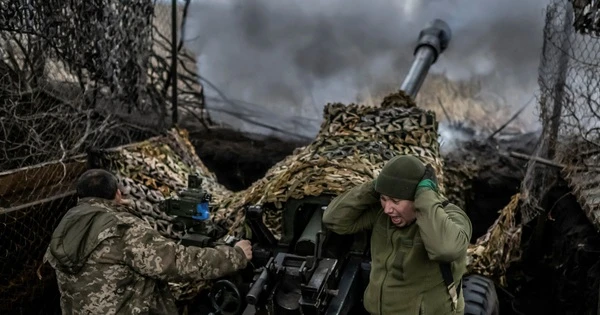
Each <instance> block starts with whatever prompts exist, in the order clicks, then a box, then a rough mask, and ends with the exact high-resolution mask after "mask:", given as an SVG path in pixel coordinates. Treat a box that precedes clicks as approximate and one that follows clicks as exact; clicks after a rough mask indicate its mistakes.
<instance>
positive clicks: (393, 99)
mask: <svg viewBox="0 0 600 315" xmlns="http://www.w3.org/2000/svg"><path fill="white" fill-rule="evenodd" d="M398 154H413V155H416V156H418V157H419V158H421V160H422V161H423V162H424V163H429V164H432V166H433V167H434V168H435V169H436V171H437V172H438V174H439V177H440V189H441V190H442V191H444V190H445V185H444V181H443V165H442V160H441V158H440V155H439V144H438V142H437V122H436V119H435V114H434V113H433V112H430V111H424V110H422V109H420V108H418V107H416V106H415V104H414V101H413V100H412V99H411V98H410V97H409V96H407V95H405V94H404V93H403V92H398V93H396V94H392V95H389V96H387V97H386V98H385V99H384V100H383V102H382V103H381V106H380V107H369V106H361V105H356V104H352V105H348V106H345V105H343V104H339V103H336V104H328V105H327V106H326V107H325V109H324V122H323V124H322V125H321V130H320V132H319V134H318V135H317V137H316V139H315V141H313V142H312V143H311V144H310V145H307V146H305V147H302V148H299V149H298V150H297V151H296V152H295V154H293V155H291V156H289V157H287V158H286V159H284V160H283V161H281V162H279V163H277V164H276V165H275V166H273V167H272V168H271V169H270V170H269V171H268V172H267V174H266V175H265V176H264V177H263V178H262V179H261V180H259V181H257V182H255V183H254V184H253V185H251V186H250V187H249V188H248V189H246V190H244V191H242V192H238V193H234V194H233V196H232V198H231V199H228V200H225V203H223V204H220V205H219V209H218V210H217V212H216V213H215V220H216V221H217V222H220V223H223V224H224V225H227V226H229V229H230V233H232V234H234V235H243V233H244V216H245V211H244V210H245V209H244V207H245V206H248V205H253V204H263V205H268V204H271V205H272V206H273V207H266V209H265V212H266V214H265V217H264V221H265V224H266V225H267V227H268V228H269V229H270V230H271V232H272V233H273V234H274V235H275V237H276V238H280V237H281V231H282V227H281V223H282V217H281V213H280V211H281V209H282V207H283V203H285V202H286V201H287V200H288V199H290V198H294V199H300V198H303V197H305V196H319V195H332V196H334V195H338V194H340V193H342V192H344V191H346V190H347V189H348V188H349V187H350V186H354V185H357V184H360V183H363V182H365V181H368V180H372V179H374V178H375V177H376V176H377V174H378V173H379V171H380V170H381V168H382V167H383V164H384V163H385V162H386V161H387V160H389V159H390V158H391V157H393V156H395V155H398Z"/></svg>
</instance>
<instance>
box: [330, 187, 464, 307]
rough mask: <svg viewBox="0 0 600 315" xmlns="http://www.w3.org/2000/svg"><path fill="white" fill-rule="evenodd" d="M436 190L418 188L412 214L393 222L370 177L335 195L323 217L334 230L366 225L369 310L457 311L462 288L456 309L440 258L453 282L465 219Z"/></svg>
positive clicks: (460, 267) (460, 263) (460, 269)
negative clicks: (405, 221)
mask: <svg viewBox="0 0 600 315" xmlns="http://www.w3.org/2000/svg"><path fill="white" fill-rule="evenodd" d="M445 201H446V200H445V199H443V198H442V197H441V196H440V195H439V194H438V193H437V192H435V191H433V190H430V189H423V188H419V189H418V190H417V192H416V196H415V208H416V211H417V220H416V222H415V223H413V224H411V225H409V226H406V227H403V228H398V227H396V226H394V225H393V224H392V223H391V220H390V218H389V216H387V215H386V214H385V213H383V209H382V207H381V203H380V201H379V194H378V193H377V192H376V191H375V190H374V187H373V182H367V183H364V184H362V185H359V186H357V187H354V188H353V189H351V190H349V191H347V192H345V193H344V194H342V195H340V196H338V197H337V198H335V199H334V200H333V201H332V202H331V204H330V205H329V206H328V208H327V210H326V211H325V213H324V215H323V223H324V224H325V226H326V227H327V228H329V229H330V230H332V231H333V232H335V233H338V234H352V233H356V232H358V231H361V230H365V229H372V234H371V275H370V281H369V285H368V286H367V289H366V291H365V293H364V306H365V308H366V310H367V311H368V312H369V313H371V314H382V315H392V314H393V315H403V314H406V315H409V314H410V315H423V314H435V315H443V314H463V312H464V298H463V296H462V290H461V292H460V295H459V296H458V304H457V307H456V309H453V307H452V299H451V296H450V294H449V293H448V289H447V287H446V285H445V283H444V280H443V278H442V274H441V271H440V266H439V264H440V262H449V263H451V267H452V268H451V269H452V275H453V278H454V281H455V283H457V282H458V281H459V279H461V278H462V276H463V274H464V273H465V272H466V260H467V246H468V244H469V240H470V238H471V230H472V229H471V221H470V220H469V218H468V217H467V215H466V214H465V212H464V211H462V210H461V209H460V208H458V207H457V206H456V205H454V204H451V203H447V205H446V206H445V207H443V205H442V204H443V203H445Z"/></svg>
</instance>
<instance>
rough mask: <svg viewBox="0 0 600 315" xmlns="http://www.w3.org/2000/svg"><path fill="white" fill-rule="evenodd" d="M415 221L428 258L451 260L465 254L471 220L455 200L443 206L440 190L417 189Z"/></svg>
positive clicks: (470, 229) (470, 230) (443, 260)
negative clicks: (454, 202)
mask: <svg viewBox="0 0 600 315" xmlns="http://www.w3.org/2000/svg"><path fill="white" fill-rule="evenodd" d="M415 208H416V210H417V225H418V226H419V231H420V233H421V238H422V239H423V243H424V245H425V249H426V250H427V254H428V255H429V258H430V259H431V260H436V261H442V262H452V261H454V260H456V259H458V258H459V257H461V256H464V255H466V253H467V247H468V246H469V240H470V239H471V233H472V227H471V221H470V220H469V217H468V216H467V215H466V213H465V212H464V211H463V210H461V209H460V208H459V207H458V206H456V205H454V204H448V205H447V206H446V207H445V208H444V207H443V206H442V198H441V197H440V196H439V194H438V193H437V192H435V191H433V190H429V189H419V190H418V191H417V194H416V197H415Z"/></svg>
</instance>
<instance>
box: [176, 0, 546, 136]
mask: <svg viewBox="0 0 600 315" xmlns="http://www.w3.org/2000/svg"><path fill="white" fill-rule="evenodd" d="M547 3H548V0H527V1H522V0H479V1H469V0H371V1H364V0H360V1H358V0H328V1H322V0H304V1H289V0H287V1H286V0H277V1H276V0H271V1H269V0H243V1H242V0H239V1H238V0H236V1H232V0H203V1H193V2H192V4H191V6H190V11H189V14H188V22H187V25H186V29H185V32H186V44H187V46H188V47H189V48H190V49H191V50H192V51H193V52H194V53H196V54H197V56H198V64H199V66H198V68H199V73H200V75H201V76H202V77H203V79H205V80H207V81H203V84H204V87H205V95H206V97H207V107H208V109H209V111H210V113H211V116H212V117H213V119H215V120H217V121H220V122H223V123H226V124H228V125H230V126H232V127H234V128H237V129H240V130H243V131H247V132H255V133H261V134H275V135H278V136H282V137H288V136H290V134H296V135H301V136H304V137H308V138H310V137H313V136H314V135H315V134H316V133H317V131H318V129H319V126H320V123H321V121H322V109H323V105H325V104H326V103H328V102H343V103H350V102H356V101H361V100H364V99H365V98H368V95H370V94H378V93H380V92H382V91H387V92H392V91H393V90H397V89H399V87H400V85H401V83H402V80H403V79H404V75H405V74H406V73H407V71H408V68H409V67H410V64H411V62H412V60H413V59H412V53H413V49H414V45H415V43H416V40H417V37H418V34H419V31H420V30H421V29H422V28H423V27H425V25H426V24H427V23H428V22H430V21H431V20H433V19H435V18H440V19H442V20H444V21H446V22H447V23H448V24H449V26H450V28H451V30H452V40H451V41H450V45H449V47H448V49H447V50H446V51H445V52H444V53H443V54H442V56H441V57H440V58H439V60H438V62H437V63H436V64H434V65H433V66H432V68H431V70H430V72H431V73H443V74H445V75H446V76H447V77H448V78H449V79H452V80H464V79H469V78H472V77H473V76H488V81H486V82H484V85H485V87H486V89H487V90H489V91H490V92H492V94H497V95H500V96H501V97H503V98H505V99H506V100H507V103H509V104H514V105H515V110H516V108H518V107H520V106H521V105H523V104H524V103H525V102H526V100H528V99H530V98H531V96H532V95H533V93H535V92H536V89H537V81H536V80H537V68H538V66H539V56H540V52H541V45H542V28H543V24H544V9H545V6H546V4H547ZM531 108H532V109H531V111H532V110H533V108H534V106H531ZM240 116H244V118H243V119H241V118H240ZM257 123H258V125H257ZM261 125H262V127H261ZM268 127H273V128H268ZM273 129H275V130H273Z"/></svg>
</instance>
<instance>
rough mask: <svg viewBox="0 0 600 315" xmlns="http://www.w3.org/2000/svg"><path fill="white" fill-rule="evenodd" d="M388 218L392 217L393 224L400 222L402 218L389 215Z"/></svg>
mask: <svg viewBox="0 0 600 315" xmlns="http://www.w3.org/2000/svg"><path fill="white" fill-rule="evenodd" d="M390 219H392V223H394V224H400V223H401V222H402V218H400V217H390Z"/></svg>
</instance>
